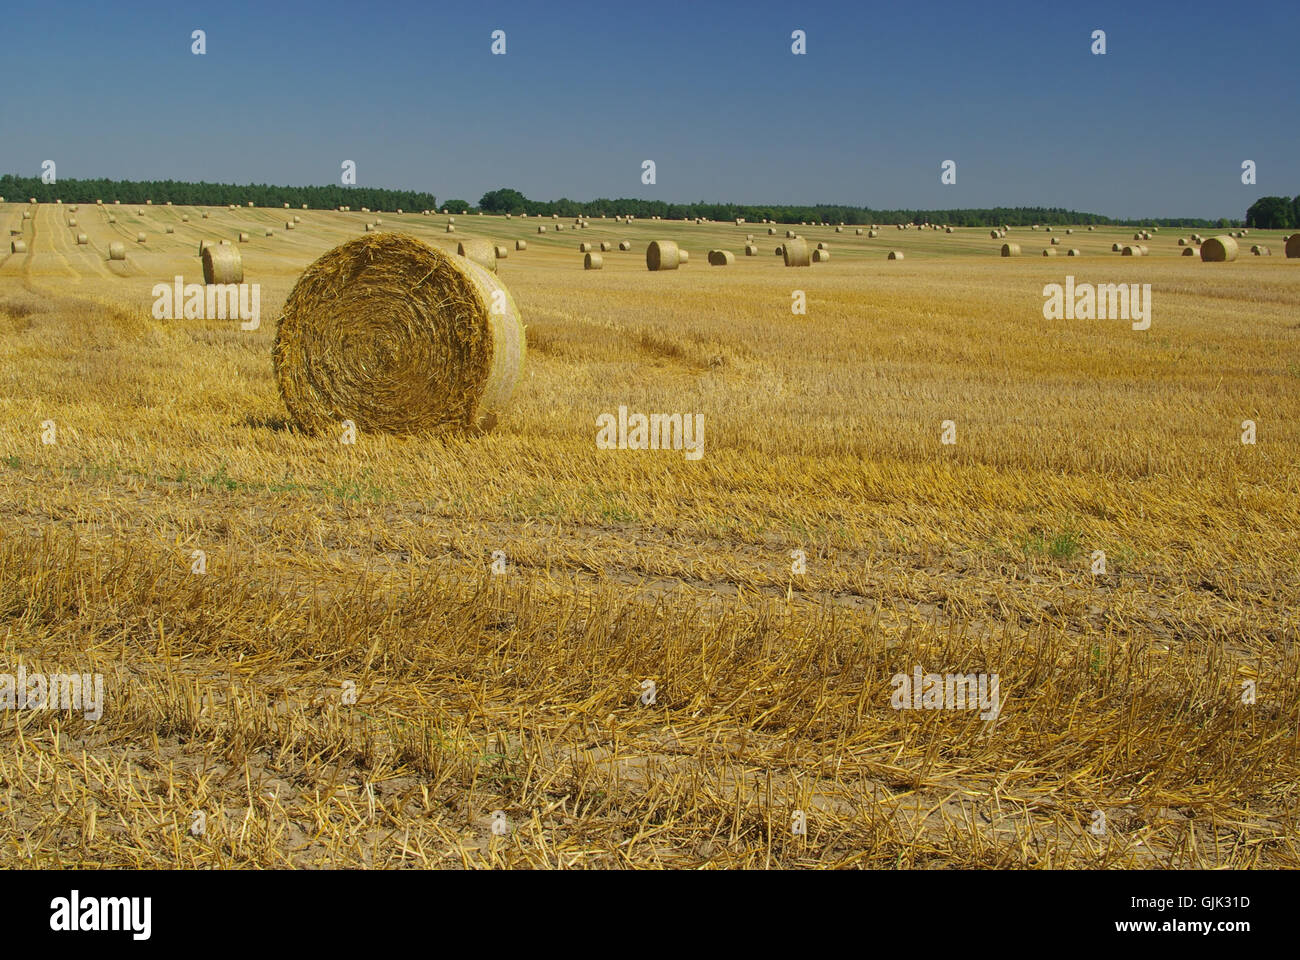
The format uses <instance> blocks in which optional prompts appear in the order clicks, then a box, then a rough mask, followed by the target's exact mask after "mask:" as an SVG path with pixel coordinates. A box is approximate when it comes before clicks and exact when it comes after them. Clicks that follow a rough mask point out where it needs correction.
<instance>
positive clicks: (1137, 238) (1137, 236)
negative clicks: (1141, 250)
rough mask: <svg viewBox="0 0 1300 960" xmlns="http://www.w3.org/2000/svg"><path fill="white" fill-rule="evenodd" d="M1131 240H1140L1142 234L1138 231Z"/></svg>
mask: <svg viewBox="0 0 1300 960" xmlns="http://www.w3.org/2000/svg"><path fill="white" fill-rule="evenodd" d="M1133 239H1134V240H1141V239H1142V232H1141V231H1140V230H1139V231H1138V232H1137V233H1135V234H1133Z"/></svg>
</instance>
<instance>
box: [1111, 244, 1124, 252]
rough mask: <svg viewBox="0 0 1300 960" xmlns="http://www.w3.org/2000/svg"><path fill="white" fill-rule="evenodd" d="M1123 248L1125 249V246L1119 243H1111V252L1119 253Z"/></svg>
mask: <svg viewBox="0 0 1300 960" xmlns="http://www.w3.org/2000/svg"><path fill="white" fill-rule="evenodd" d="M1123 249H1124V248H1123V247H1121V246H1120V245H1119V244H1118V243H1112V244H1111V245H1110V252H1111V253H1119V252H1120V251H1121V250H1123Z"/></svg>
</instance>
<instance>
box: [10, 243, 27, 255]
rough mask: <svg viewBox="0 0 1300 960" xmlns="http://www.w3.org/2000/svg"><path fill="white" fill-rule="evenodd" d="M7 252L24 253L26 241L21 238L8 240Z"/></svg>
mask: <svg viewBox="0 0 1300 960" xmlns="http://www.w3.org/2000/svg"><path fill="white" fill-rule="evenodd" d="M9 252H10V253H26V252H27V244H26V242H24V241H22V240H10V241H9Z"/></svg>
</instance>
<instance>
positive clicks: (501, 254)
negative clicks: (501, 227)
mask: <svg viewBox="0 0 1300 960" xmlns="http://www.w3.org/2000/svg"><path fill="white" fill-rule="evenodd" d="M496 253H497V259H498V260H504V259H506V258H507V257H509V256H510V251H509V250H508V249H506V248H505V247H503V246H501V244H499V243H498V244H497V245H496Z"/></svg>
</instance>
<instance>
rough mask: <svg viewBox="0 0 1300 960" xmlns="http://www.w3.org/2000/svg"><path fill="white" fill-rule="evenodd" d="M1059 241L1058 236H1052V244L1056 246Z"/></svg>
mask: <svg viewBox="0 0 1300 960" xmlns="http://www.w3.org/2000/svg"><path fill="white" fill-rule="evenodd" d="M1060 242H1061V238H1060V237H1052V246H1054V247H1055V246H1057V245H1058V244H1059V243H1060Z"/></svg>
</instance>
